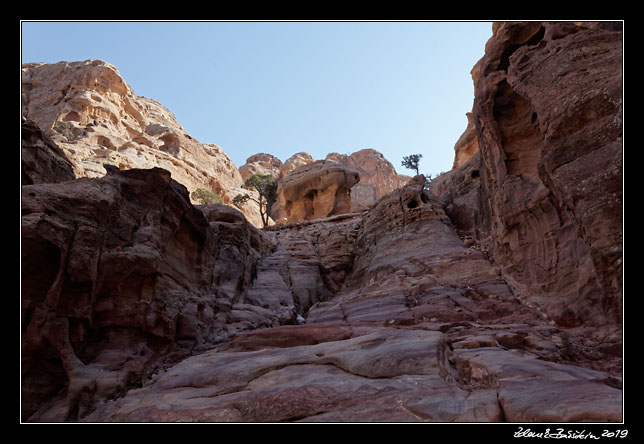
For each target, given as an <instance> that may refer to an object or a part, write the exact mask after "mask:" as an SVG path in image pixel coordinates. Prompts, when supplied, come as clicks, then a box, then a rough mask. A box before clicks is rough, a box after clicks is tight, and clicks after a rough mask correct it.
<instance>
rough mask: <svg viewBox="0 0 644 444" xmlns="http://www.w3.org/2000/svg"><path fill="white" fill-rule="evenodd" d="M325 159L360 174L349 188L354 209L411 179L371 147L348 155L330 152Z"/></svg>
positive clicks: (370, 203) (366, 206) (361, 207)
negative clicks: (358, 180) (355, 182)
mask: <svg viewBox="0 0 644 444" xmlns="http://www.w3.org/2000/svg"><path fill="white" fill-rule="evenodd" d="M326 160H333V161H335V162H338V163H339V164H340V165H343V166H345V167H348V168H352V169H354V170H357V171H358V173H359V174H360V182H359V183H357V184H355V185H354V186H353V187H352V188H351V207H352V208H353V210H354V211H361V210H365V209H367V208H369V207H371V206H373V205H374V204H375V203H376V202H377V201H378V199H380V198H381V197H383V196H384V195H385V194H388V193H390V192H392V191H393V190H395V189H397V188H400V187H402V186H403V185H404V184H405V183H407V182H408V181H409V179H411V178H410V177H409V176H405V175H401V174H397V173H396V170H395V169H394V166H393V165H392V164H391V162H389V161H388V160H387V159H385V157H384V156H383V155H382V153H380V152H378V151H376V150H374V149H371V148H367V149H364V150H360V151H356V152H355V153H353V154H351V155H349V156H347V155H345V154H338V153H331V154H329V155H327V156H326Z"/></svg>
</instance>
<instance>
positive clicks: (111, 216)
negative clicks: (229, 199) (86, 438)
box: [21, 168, 270, 421]
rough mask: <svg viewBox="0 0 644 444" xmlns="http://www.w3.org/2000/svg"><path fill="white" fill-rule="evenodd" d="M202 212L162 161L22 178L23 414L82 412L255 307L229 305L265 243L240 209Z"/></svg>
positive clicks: (73, 415)
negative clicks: (52, 180)
mask: <svg viewBox="0 0 644 444" xmlns="http://www.w3.org/2000/svg"><path fill="white" fill-rule="evenodd" d="M110 170H111V168H108V172H109V171H110ZM202 210H203V212H202V211H200V210H199V209H197V208H195V207H194V206H192V205H191V204H190V201H189V198H188V193H187V190H186V189H185V187H183V186H182V185H180V184H179V183H177V182H176V181H174V180H172V179H171V178H170V174H169V173H168V172H167V171H165V170H162V169H159V168H154V169H150V170H139V169H131V170H127V171H122V172H118V171H116V172H113V173H109V174H108V176H105V177H103V178H100V179H87V178H84V179H78V180H73V181H67V182H61V183H57V184H55V185H51V184H35V185H26V186H23V189H22V212H23V216H22V289H21V290H22V312H23V320H22V326H23V355H22V358H23V364H22V371H23V386H22V388H23V416H24V418H25V419H27V418H32V419H36V420H40V421H47V420H53V421H62V420H70V419H71V420H73V419H77V418H78V417H79V416H82V415H83V414H85V413H86V412H87V409H90V408H91V407H92V406H93V405H94V403H95V402H97V401H98V400H102V399H106V398H110V397H113V396H118V394H119V393H122V391H123V390H125V389H126V388H127V387H129V386H131V384H135V383H136V381H139V382H140V381H141V380H142V379H144V378H145V377H147V376H148V375H149V374H150V373H151V372H152V371H154V366H155V365H158V358H159V357H160V356H163V355H166V354H168V353H169V352H170V351H172V349H173V347H174V345H175V344H176V343H177V342H178V341H182V340H188V341H190V342H192V343H197V344H199V343H204V342H212V341H216V340H217V338H218V337H222V335H223V336H224V337H225V336H226V328H227V327H226V325H227V324H232V322H231V318H234V317H235V316H238V315H237V314H236V313H235V310H237V311H238V312H239V311H244V312H246V311H248V310H251V311H252V307H250V305H248V304H247V305H248V307H236V305H235V304H236V303H237V301H238V300H239V299H240V298H242V297H243V295H244V293H245V292H247V291H248V290H249V288H250V284H251V280H252V273H253V267H254V266H255V264H256V263H257V261H258V259H259V257H260V256H261V254H262V252H265V251H266V250H267V249H268V248H270V245H269V244H268V243H267V242H266V241H265V240H264V238H265V235H264V234H263V233H262V232H260V231H258V230H256V229H255V228H254V227H253V226H252V225H250V224H249V223H248V222H247V221H246V219H245V218H244V217H243V215H242V214H241V213H239V212H238V211H235V210H234V209H232V208H230V207H228V206H225V205H214V206H208V207H204V208H202ZM204 213H205V214H204ZM257 308H258V309H261V307H257ZM251 316H255V318H257V317H261V312H259V313H256V312H253V313H252V314H250V315H249V317H251ZM253 322H255V324H254V326H256V325H257V324H259V323H260V321H259V320H257V319H255V320H254V321H253ZM236 327H238V328H242V327H243V326H241V325H238V326H236ZM242 329H243V328H242ZM235 331H236V330H235ZM106 375H109V377H108V376H106ZM62 387H66V393H64V394H60V393H59V391H60V389H61V388H62ZM57 395H58V396H57ZM47 398H49V402H48V403H47V404H46V405H45V406H44V410H42V408H43V405H42V404H41V403H42V401H43V400H44V399H47ZM39 409H41V410H39Z"/></svg>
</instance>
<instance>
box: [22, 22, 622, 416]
mask: <svg viewBox="0 0 644 444" xmlns="http://www.w3.org/2000/svg"><path fill="white" fill-rule="evenodd" d="M620 39H621V33H620V32H619V31H618V30H615V29H614V28H613V27H608V28H607V27H606V26H603V27H602V26H596V25H595V24H588V23H584V24H572V23H570V24H565V26H564V24H552V23H537V22H530V23H511V24H510V23H507V24H495V26H494V35H493V37H492V38H491V39H490V41H489V42H488V45H487V48H486V54H485V56H484V57H483V59H482V60H481V61H480V62H479V63H478V64H477V66H476V67H475V68H474V69H473V71H472V75H473V78H474V80H475V84H476V89H475V91H476V98H475V102H474V106H473V112H472V115H473V121H474V130H475V136H476V145H477V146H478V151H477V152H474V153H471V156H469V158H468V159H467V161H465V163H463V164H462V165H460V166H458V167H457V168H455V169H454V170H452V171H451V172H449V173H447V174H445V175H443V176H440V177H439V178H436V179H435V180H434V181H432V184H431V191H428V190H426V189H425V179H424V177H422V176H418V177H416V178H413V179H411V180H409V181H408V182H407V183H406V184H404V186H402V187H397V188H395V189H393V190H390V191H389V192H387V193H385V194H384V195H383V196H381V197H380V198H378V200H377V202H375V203H374V204H373V205H371V206H369V207H368V208H367V209H365V210H364V211H360V212H353V211H351V199H350V198H349V196H350V195H349V190H351V189H352V187H354V186H355V184H356V182H357V183H358V184H359V183H360V182H359V181H358V179H360V181H362V175H361V174H360V172H359V171H358V170H357V169H351V168H350V167H349V166H347V165H345V164H342V163H341V162H339V161H331V159H328V160H323V161H317V162H315V161H313V160H312V159H310V161H309V159H308V158H307V156H304V155H303V154H301V153H300V154H298V155H296V156H294V158H293V159H292V161H290V162H289V161H287V162H285V163H284V164H283V165H281V166H280V167H279V168H280V170H282V169H284V170H286V171H289V174H288V175H282V173H280V177H283V178H285V179H287V180H285V181H284V182H282V184H281V185H282V186H283V187H284V185H285V184H286V185H288V184H289V183H290V184H291V186H292V188H293V190H296V191H297V193H295V192H294V193H295V194H294V195H297V196H300V195H304V196H306V195H308V194H309V193H310V192H311V191H315V190H330V189H333V192H331V191H329V193H328V194H329V196H332V197H333V198H332V199H327V202H326V203H324V202H322V201H320V205H317V204H315V205H311V206H310V208H309V207H306V206H302V209H303V210H302V214H301V215H298V216H297V217H296V218H295V219H297V222H295V223H286V224H281V225H275V226H272V227H268V228H266V229H264V230H259V229H257V228H255V227H254V226H253V225H252V224H250V223H249V221H248V220H247V218H246V217H244V215H243V214H242V213H240V212H239V211H236V210H235V209H234V208H232V207H229V206H226V205H207V206H196V205H194V204H193V203H192V202H190V199H189V195H188V189H187V187H186V186H184V185H182V184H181V183H179V182H178V181H177V180H175V178H174V177H175V176H174V174H172V175H171V173H170V172H169V171H168V170H165V169H163V168H158V167H154V168H149V169H138V168H133V169H127V170H119V169H118V168H116V167H114V166H110V165H107V166H105V167H104V168H105V171H106V173H107V174H106V175H100V177H84V178H74V177H73V172H74V171H75V169H77V168H84V167H83V164H82V163H78V162H77V161H75V160H71V161H68V160H66V159H65V155H64V154H65V148H64V147H63V145H64V143H65V142H64V141H61V142H60V146H59V142H58V141H59V140H61V139H60V138H58V137H57V136H55V135H54V136H53V137H49V136H48V135H47V134H45V131H39V129H38V128H36V127H35V126H34V125H33V124H31V123H29V122H27V121H24V122H23V126H24V130H23V141H22V149H23V161H25V160H26V161H25V162H24V163H23V186H22V244H21V247H22V288H21V297H22V323H21V327H22V366H21V372H22V418H23V421H33V422H60V421H80V422H153V421H161V422H178V421H189V422H195V421H201V422H227V421H235V422H282V421H289V422H290V421H300V422H344V421H350V422H378V421H381V422H398V421H403V422H430V421H438V422H504V421H510V422H542V423H549V422H620V421H622V419H623V411H622V407H623V404H622V379H621V374H622V356H621V353H622V326H621V316H620V309H618V307H619V306H620V305H621V294H622V293H621V228H620V229H619V230H618V229H617V225H618V221H621V213H619V212H616V208H615V205H616V202H619V204H620V205H621V191H620V192H618V191H617V189H616V186H615V182H616V181H618V180H619V181H621V163H619V162H617V161H618V160H621V144H619V143H618V141H620V137H621V126H620V127H619V131H618V129H617V128H616V126H617V125H621V123H620V122H621V121H620V116H621V95H620V94H617V92H616V86H617V85H618V84H619V82H620V81H621V77H620V75H618V74H619V72H618V71H619V64H618V63H615V61H616V60H618V59H620V57H621V46H620V45H617V43H618V42H619V41H620ZM532 63H534V65H532ZM550 63H552V65H550ZM541 69H543V70H544V71H540V70H541ZM531 73H532V74H531ZM548 76H550V77H548ZM577 76H581V78H577ZM582 80H583V81H582ZM540 82H542V83H540ZM532 88H534V89H532ZM549 88H550V89H549ZM537 90H539V92H540V94H537V93H536V91H537ZM555 97H556V98H557V100H555V99H554V98H555ZM547 98H549V99H548V100H550V102H546V99H547ZM557 104H561V105H560V106H556V105H557ZM596 105H598V107H595V106H596ZM535 116H536V117H535ZM533 117H534V118H533ZM468 131H469V132H470V136H471V132H472V128H469V129H468ZM470 136H468V140H471V141H473V140H474V139H469V138H470ZM469 146H474V145H473V144H469ZM57 147H58V148H57ZM67 149H69V148H67ZM475 151H476V150H475ZM333 156H335V155H333ZM308 157H310V156H308ZM253 162H256V163H258V164H259V163H262V162H264V163H265V165H264V166H263V167H265V168H267V169H269V170H272V171H273V172H275V170H274V169H275V168H277V166H276V164H277V162H273V161H272V160H271V158H269V157H266V156H261V158H260V157H258V158H256V159H255V160H254V161H253ZM293 164H296V165H295V167H294V168H291V167H290V166H288V165H293ZM598 165H600V166H602V168H599V167H598ZM324 171H328V176H329V177H331V176H333V177H332V178H329V180H328V181H327V182H328V183H326V182H324V181H325V180H326V179H325V176H324V174H323V172H324ZM307 172H308V173H307ZM316 175H317V177H318V179H317V181H318V182H317V183H316V184H312V183H311V180H310V179H311V178H312V177H314V176H316ZM336 176H338V177H336ZM339 176H342V178H339ZM289 178H290V182H289V180H288V179H289ZM331 179H332V180H331ZM313 185H314V186H313ZM327 185H328V186H327ZM286 188H287V189H288V186H287V187H286ZM338 190H340V191H341V192H338ZM620 190H621V189H620ZM316 192H319V191H316ZM288 193H289V192H288V191H286V194H284V193H283V195H288ZM321 197H322V196H321V195H320V196H316V195H313V201H315V199H316V198H318V199H319V198H321ZM298 202H301V201H298ZM329 202H333V204H332V205H329ZM338 202H340V208H338V207H337V203H338ZM325 205H326V206H325ZM307 208H309V209H310V210H311V212H310V213H309V212H307V211H308V210H307V211H304V210H306V209H307ZM334 208H335V209H336V210H338V209H339V211H333V209H334ZM322 209H324V211H322ZM329 209H331V211H327V210H329ZM597 217H602V218H603V219H602V221H601V223H600V220H598V219H597ZM616 252H619V254H618V253H616Z"/></svg>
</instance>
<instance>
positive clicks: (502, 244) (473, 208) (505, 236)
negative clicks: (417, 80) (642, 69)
mask: <svg viewBox="0 0 644 444" xmlns="http://www.w3.org/2000/svg"><path fill="white" fill-rule="evenodd" d="M621 49H622V34H621V28H620V26H619V24H614V23H599V24H598V23H595V24H589V23H581V24H574V23H540V22H529V23H498V24H495V26H494V35H493V37H492V38H491V39H490V40H489V41H488V43H487V45H486V53H485V56H484V57H483V58H482V59H481V60H480V61H479V63H478V64H477V66H476V67H475V68H474V69H473V70H472V77H473V79H474V82H475V100H474V107H473V118H474V122H475V125H476V139H477V143H478V146H479V154H477V155H475V156H473V157H471V158H470V159H469V160H468V162H466V163H464V164H462V165H461V166H459V167H458V168H456V169H455V170H453V171H451V172H449V173H447V174H445V175H444V176H443V177H441V178H439V179H437V180H436V181H435V183H434V184H433V185H432V189H433V190H434V192H436V193H437V194H439V195H441V198H442V200H443V202H444V204H445V205H446V210H447V212H448V214H449V215H450V217H451V218H452V221H453V222H454V223H455V224H456V225H457V227H458V228H459V229H460V230H462V234H464V235H469V236H472V237H474V238H476V239H478V241H479V242H480V243H481V245H482V246H484V247H485V248H488V249H489V252H490V256H491V258H493V259H494V261H495V262H496V263H497V264H498V265H499V266H500V268H501V270H502V272H503V275H504V277H505V278H506V279H507V280H508V282H510V283H511V285H512V286H513V288H514V290H515V291H516V292H517V294H518V295H520V296H521V297H524V298H525V299H526V300H528V301H530V302H531V303H534V304H537V305H538V306H540V307H541V308H542V309H544V310H545V311H546V312H547V313H548V314H549V315H550V316H551V317H552V319H553V320H554V321H555V322H557V324H558V325H561V326H566V327H575V326H582V325H606V324H612V323H619V322H620V320H621V306H622V305H621V304H622V302H621V301H622V295H621V283H622V265H621V260H622V259H621V251H622V249H621V244H622V217H621V215H622V210H621V202H622V195H621V192H622V185H621V184H622V139H621V118H622V117H621V116H622V97H621V88H622V83H621V81H622V71H621V69H622V51H621ZM469 131H470V129H469V128H468V131H466V133H467V132H469Z"/></svg>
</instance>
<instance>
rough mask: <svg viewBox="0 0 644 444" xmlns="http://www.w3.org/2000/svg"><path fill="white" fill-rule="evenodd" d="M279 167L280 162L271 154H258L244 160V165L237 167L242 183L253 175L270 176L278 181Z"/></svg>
mask: <svg viewBox="0 0 644 444" xmlns="http://www.w3.org/2000/svg"><path fill="white" fill-rule="evenodd" d="M281 166H282V161H281V160H279V159H278V158H277V157H275V156H273V155H272V154H266V153H258V154H255V155H252V156H250V157H249V158H248V159H246V163H245V164H244V165H242V166H240V167H239V174H241V177H242V180H243V181H244V182H246V179H248V178H249V177H250V176H252V175H253V174H262V175H266V174H270V175H271V176H273V177H274V178H275V179H279V177H280V167H281Z"/></svg>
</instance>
